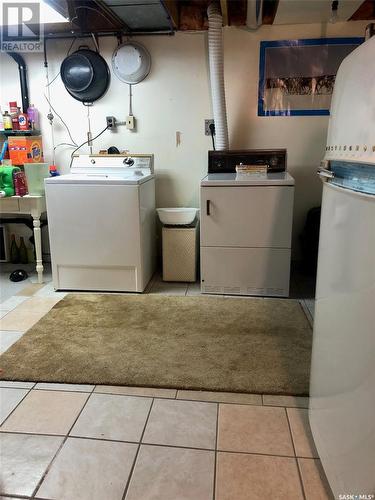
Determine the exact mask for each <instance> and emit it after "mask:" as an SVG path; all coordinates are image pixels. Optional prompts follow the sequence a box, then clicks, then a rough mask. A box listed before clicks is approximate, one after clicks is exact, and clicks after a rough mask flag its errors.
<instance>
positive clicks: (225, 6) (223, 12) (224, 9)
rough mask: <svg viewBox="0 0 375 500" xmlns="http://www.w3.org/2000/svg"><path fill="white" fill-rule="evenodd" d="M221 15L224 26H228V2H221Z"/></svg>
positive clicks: (225, 0)
mask: <svg viewBox="0 0 375 500" xmlns="http://www.w3.org/2000/svg"><path fill="white" fill-rule="evenodd" d="M220 7H221V15H222V17H223V26H228V3H227V0H220Z"/></svg>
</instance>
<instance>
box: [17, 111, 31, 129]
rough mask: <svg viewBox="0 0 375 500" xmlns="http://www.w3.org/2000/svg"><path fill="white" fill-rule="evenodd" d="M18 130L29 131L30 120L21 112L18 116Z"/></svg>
mask: <svg viewBox="0 0 375 500" xmlns="http://www.w3.org/2000/svg"><path fill="white" fill-rule="evenodd" d="M18 128H19V129H20V130H29V119H28V116H27V114H26V113H22V112H21V110H20V112H19V114H18Z"/></svg>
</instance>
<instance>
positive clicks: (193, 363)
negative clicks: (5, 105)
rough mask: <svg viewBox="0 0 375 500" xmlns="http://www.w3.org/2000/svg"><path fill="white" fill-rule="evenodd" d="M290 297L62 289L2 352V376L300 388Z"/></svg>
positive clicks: (301, 357) (302, 344)
mask: <svg viewBox="0 0 375 500" xmlns="http://www.w3.org/2000/svg"><path fill="white" fill-rule="evenodd" d="M311 341H312V331H311V328H310V325H309V323H308V320H307V318H306V316H305V314H304V312H303V310H302V307H301V305H300V304H299V302H298V301H295V300H285V299H284V300H283V299H248V298H223V297H217V298H216V297H200V296H199V297H176V296H162V295H160V296H157V295H154V296H153V295H141V296H134V295H128V296H126V295H111V294H107V295H100V294H70V295H68V296H66V298H65V299H63V300H62V301H61V302H59V303H58V304H57V305H56V306H55V307H54V308H53V309H52V310H51V311H50V312H49V313H48V314H47V315H46V316H44V317H43V318H42V319H41V320H40V321H39V322H38V323H37V324H36V325H35V326H34V327H33V328H31V329H30V330H29V331H28V332H27V333H26V334H25V335H23V337H22V338H21V339H20V340H19V341H18V342H16V343H15V344H14V345H13V346H12V347H11V348H10V349H9V350H8V351H6V352H5V353H4V354H3V355H2V356H1V357H0V368H1V369H2V373H1V375H0V378H2V379H4V380H28V381H35V382H66V383H77V384H109V385H134V386H148V387H169V388H181V389H198V390H215V391H233V392H248V393H267V394H292V395H306V394H308V388H309V368H310V354H311Z"/></svg>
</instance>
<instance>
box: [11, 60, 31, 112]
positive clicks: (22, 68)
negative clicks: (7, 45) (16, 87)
mask: <svg viewBox="0 0 375 500" xmlns="http://www.w3.org/2000/svg"><path fill="white" fill-rule="evenodd" d="M7 54H8V56H9V57H11V58H12V59H14V61H16V63H17V64H18V71H19V74H20V85H21V99H22V111H23V112H24V113H27V109H28V107H29V89H28V86H27V66H26V62H25V60H24V58H23V57H22V56H21V55H20V54H18V53H17V52H7Z"/></svg>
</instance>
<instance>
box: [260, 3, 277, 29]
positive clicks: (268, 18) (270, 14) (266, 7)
mask: <svg viewBox="0 0 375 500" xmlns="http://www.w3.org/2000/svg"><path fill="white" fill-rule="evenodd" d="M278 6H279V0H264V1H263V13H262V22H263V24H273V22H274V20H275V17H276V12H277V8H278Z"/></svg>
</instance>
